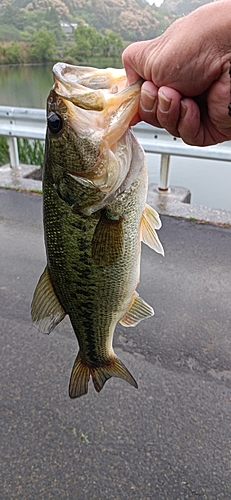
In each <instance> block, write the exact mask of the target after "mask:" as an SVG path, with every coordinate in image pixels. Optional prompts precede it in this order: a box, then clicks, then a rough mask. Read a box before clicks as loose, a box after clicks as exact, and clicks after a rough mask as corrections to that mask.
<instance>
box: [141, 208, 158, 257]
mask: <svg viewBox="0 0 231 500" xmlns="http://www.w3.org/2000/svg"><path fill="white" fill-rule="evenodd" d="M160 227H161V221H160V218H159V215H158V213H157V212H156V211H155V210H154V208H152V207H150V206H149V205H146V207H145V209H144V211H143V215H142V221H141V239H142V241H143V242H144V243H145V244H146V245H148V246H149V247H150V248H152V249H153V250H155V251H156V252H158V253H161V254H162V255H164V249H163V247H162V245H161V243H160V240H159V238H158V236H157V234H156V231H155V229H160Z"/></svg>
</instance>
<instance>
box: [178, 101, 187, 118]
mask: <svg viewBox="0 0 231 500" xmlns="http://www.w3.org/2000/svg"><path fill="white" fill-rule="evenodd" d="M186 112H187V106H186V105H185V103H184V102H183V101H181V102H180V120H183V118H184V117H185V115H186Z"/></svg>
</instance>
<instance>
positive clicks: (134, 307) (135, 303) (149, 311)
mask: <svg viewBox="0 0 231 500" xmlns="http://www.w3.org/2000/svg"><path fill="white" fill-rule="evenodd" d="M153 315H154V310H153V308H152V307H151V306H149V304H147V302H145V301H144V300H143V299H141V298H140V297H139V295H138V293H137V292H134V294H133V300H132V303H131V305H130V307H129V309H128V311H127V312H126V314H125V315H124V317H123V318H122V319H121V320H120V321H119V322H120V323H121V325H123V326H136V325H137V324H138V323H139V322H140V321H142V319H145V318H150V316H153Z"/></svg>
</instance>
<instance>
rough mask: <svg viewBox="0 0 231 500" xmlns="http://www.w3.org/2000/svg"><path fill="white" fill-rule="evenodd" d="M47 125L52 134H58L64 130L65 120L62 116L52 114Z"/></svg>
mask: <svg viewBox="0 0 231 500" xmlns="http://www.w3.org/2000/svg"><path fill="white" fill-rule="evenodd" d="M47 125H48V128H49V130H50V131H51V132H52V134H58V133H59V132H61V130H62V128H63V120H62V118H61V116H60V115H58V114H56V113H50V115H49V116H48V118H47Z"/></svg>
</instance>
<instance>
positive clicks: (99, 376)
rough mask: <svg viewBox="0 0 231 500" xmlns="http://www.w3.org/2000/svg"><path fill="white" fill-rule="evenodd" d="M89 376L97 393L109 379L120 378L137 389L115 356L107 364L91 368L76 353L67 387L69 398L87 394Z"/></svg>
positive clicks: (133, 380)
mask: <svg viewBox="0 0 231 500" xmlns="http://www.w3.org/2000/svg"><path fill="white" fill-rule="evenodd" d="M90 375H91V377H92V381H93V384H94V387H95V390H96V391H97V392H100V391H101V389H102V388H103V386H104V384H105V382H106V381H107V380H108V379H109V378H111V377H117V378H121V379H123V380H125V381H126V382H128V383H129V384H131V385H132V386H133V387H136V388H137V387H138V385H137V382H136V381H135V379H134V378H133V376H132V375H131V373H130V372H129V371H128V370H127V368H126V366H124V364H123V363H122V361H120V359H119V358H117V357H116V356H115V355H114V356H113V357H111V359H110V360H109V362H108V363H107V364H105V365H102V366H94V367H93V366H89V365H87V364H86V363H84V361H83V360H82V359H81V355H80V353H78V356H77V358H76V360H75V363H74V366H73V370H72V373H71V379H70V385H69V396H70V398H79V397H80V396H83V395H84V394H87V392H88V382H89V379H90Z"/></svg>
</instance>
